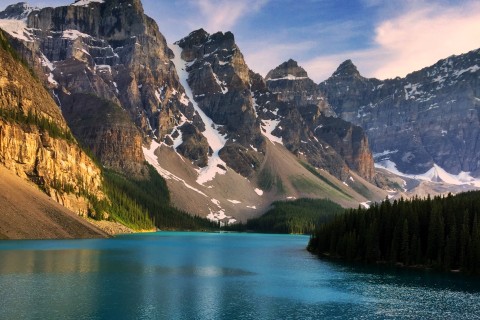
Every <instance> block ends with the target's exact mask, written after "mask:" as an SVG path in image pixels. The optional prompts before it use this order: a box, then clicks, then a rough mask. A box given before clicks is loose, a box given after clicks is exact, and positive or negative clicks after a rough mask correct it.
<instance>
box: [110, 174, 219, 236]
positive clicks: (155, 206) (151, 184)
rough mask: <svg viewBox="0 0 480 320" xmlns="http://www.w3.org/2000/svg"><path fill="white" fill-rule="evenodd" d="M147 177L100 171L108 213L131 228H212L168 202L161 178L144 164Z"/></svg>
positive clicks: (211, 225)
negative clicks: (145, 178)
mask: <svg viewBox="0 0 480 320" xmlns="http://www.w3.org/2000/svg"><path fill="white" fill-rule="evenodd" d="M148 169H149V179H147V180H135V179H130V178H127V177H125V176H124V175H122V174H119V173H117V172H114V171H111V170H105V171H104V184H105V190H106V193H107V196H108V197H109V198H110V201H111V203H110V204H106V203H105V204H104V207H103V208H102V210H103V211H106V212H109V213H110V214H112V215H113V217H114V218H115V219H116V220H118V221H119V222H121V223H124V224H125V225H127V226H129V227H131V228H133V229H137V230H138V229H152V228H154V227H157V228H160V229H168V230H178V229H181V230H214V229H219V225H218V223H215V222H211V221H209V220H207V219H205V218H200V217H194V216H191V215H189V214H188V213H186V212H183V211H181V210H178V209H176V208H174V207H173V206H172V205H171V202H170V194H169V191H168V188H167V184H166V182H165V180H164V179H163V178H162V177H161V176H160V175H159V174H158V173H157V171H156V170H155V168H153V167H152V166H151V165H148Z"/></svg>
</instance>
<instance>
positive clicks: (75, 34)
mask: <svg viewBox="0 0 480 320" xmlns="http://www.w3.org/2000/svg"><path fill="white" fill-rule="evenodd" d="M79 37H82V38H91V36H90V35H88V34H86V33H83V32H80V31H78V30H75V29H68V30H64V31H63V33H62V38H64V39H69V40H72V41H73V40H77V39H78V38H79Z"/></svg>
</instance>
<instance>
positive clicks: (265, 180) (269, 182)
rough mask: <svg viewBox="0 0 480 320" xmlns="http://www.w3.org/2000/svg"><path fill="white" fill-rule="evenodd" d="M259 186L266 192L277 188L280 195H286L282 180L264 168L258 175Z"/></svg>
mask: <svg viewBox="0 0 480 320" xmlns="http://www.w3.org/2000/svg"><path fill="white" fill-rule="evenodd" d="M258 186H259V187H260V189H262V190H265V191H270V190H272V188H273V187H275V188H276V191H277V192H278V193H279V194H283V193H285V189H284V187H283V183H282V180H281V179H280V178H279V177H278V176H277V175H276V174H275V173H273V172H272V171H271V170H270V169H269V168H264V169H263V170H262V171H261V172H260V174H259V175H258Z"/></svg>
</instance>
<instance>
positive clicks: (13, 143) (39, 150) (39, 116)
mask: <svg viewBox="0 0 480 320" xmlns="http://www.w3.org/2000/svg"><path fill="white" fill-rule="evenodd" d="M0 43H1V44H2V45H1V46H0V65H1V66H2V68H1V70H0V164H2V165H3V166H5V167H6V168H7V169H9V170H10V171H13V172H14V173H16V174H17V175H18V176H20V177H23V178H26V179H29V180H31V181H33V182H35V183H36V184H38V185H39V186H40V187H41V188H42V189H43V190H44V191H45V192H46V193H47V194H48V195H50V196H51V197H52V198H54V199H55V200H56V201H57V202H59V203H61V204H62V205H64V206H65V207H67V208H69V209H72V210H73V211H75V212H77V213H79V214H82V215H86V214H87V213H88V210H89V207H90V205H89V201H88V200H87V199H86V198H84V197H82V196H80V195H87V194H88V195H90V196H93V197H95V198H97V199H102V198H103V197H104V195H103V193H102V192H101V184H102V181H101V172H100V170H99V169H98V168H97V166H96V165H95V164H94V162H93V161H92V160H91V159H90V158H89V157H88V156H87V155H86V154H85V153H84V152H83V151H82V149H81V148H79V146H78V145H77V143H76V141H75V140H74V139H73V136H72V135H71V133H70V129H69V128H68V126H67V124H66V122H65V120H64V118H63V117H62V114H61V112H60V110H59V109H58V107H57V105H56V104H55V102H54V101H53V99H52V98H51V97H50V95H49V94H48V92H47V91H46V90H45V89H44V88H43V86H42V84H41V83H40V82H39V81H38V80H37V79H35V78H34V77H33V76H32V75H31V73H30V72H29V71H28V70H27V69H26V67H25V66H23V65H22V64H21V63H20V62H19V61H18V60H17V59H16V58H15V57H14V54H13V53H12V51H10V52H8V51H7V50H8V49H9V45H8V42H7V38H6V36H5V35H4V34H3V32H1V31H0ZM4 48H6V49H7V50H5V49H4ZM10 50H11V49H10Z"/></svg>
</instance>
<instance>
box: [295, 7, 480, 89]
mask: <svg viewBox="0 0 480 320" xmlns="http://www.w3.org/2000/svg"><path fill="white" fill-rule="evenodd" d="M422 4H423V5H422V6H419V5H418V3H416V5H415V7H413V6H412V8H411V9H410V10H407V11H406V12H405V13H403V14H401V15H400V16H397V17H395V18H391V19H388V20H384V21H382V22H380V23H378V24H377V25H376V27H375V37H374V41H373V45H372V47H371V48H368V49H364V50H356V51H348V52H342V53H340V54H331V55H320V56H317V57H315V58H312V59H309V60H307V61H305V62H304V65H305V67H306V69H307V71H309V74H310V76H311V77H312V79H314V80H315V81H322V80H325V79H326V78H327V77H329V76H330V75H331V74H332V72H333V71H335V69H336V67H337V66H338V64H339V63H341V62H342V61H344V60H346V59H352V60H353V62H354V63H355V64H356V65H357V67H358V69H359V71H360V72H361V73H362V74H363V75H365V76H367V77H376V78H380V79H385V78H394V77H396V76H405V75H407V74H408V73H410V72H412V71H415V70H419V69H421V68H423V67H426V66H429V65H432V64H434V63H435V62H437V61H438V60H440V59H443V58H446V57H448V56H450V55H452V54H461V53H465V52H468V51H470V50H473V49H476V48H479V47H480V3H477V2H475V1H471V2H468V3H465V4H464V5H461V6H457V7H447V6H439V5H432V4H428V3H426V2H422Z"/></svg>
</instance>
